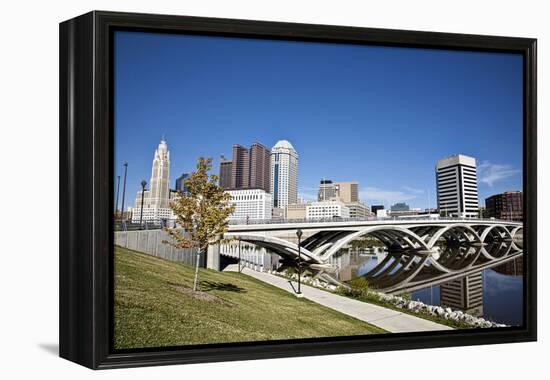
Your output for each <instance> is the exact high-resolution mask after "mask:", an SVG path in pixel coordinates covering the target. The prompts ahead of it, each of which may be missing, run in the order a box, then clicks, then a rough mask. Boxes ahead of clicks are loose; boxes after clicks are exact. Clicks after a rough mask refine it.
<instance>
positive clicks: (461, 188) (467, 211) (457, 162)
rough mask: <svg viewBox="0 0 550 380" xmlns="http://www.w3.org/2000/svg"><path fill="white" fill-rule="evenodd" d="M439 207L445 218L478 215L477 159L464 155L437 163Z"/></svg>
mask: <svg viewBox="0 0 550 380" xmlns="http://www.w3.org/2000/svg"><path fill="white" fill-rule="evenodd" d="M435 174H436V181H437V207H438V209H439V212H440V213H441V214H442V215H443V216H460V217H476V216H477V214H478V210H479V209H478V207H479V205H478V198H477V168H476V159H475V158H473V157H468V156H464V155H462V154H459V155H455V156H450V157H447V158H444V159H441V160H439V161H437V165H436V168H435Z"/></svg>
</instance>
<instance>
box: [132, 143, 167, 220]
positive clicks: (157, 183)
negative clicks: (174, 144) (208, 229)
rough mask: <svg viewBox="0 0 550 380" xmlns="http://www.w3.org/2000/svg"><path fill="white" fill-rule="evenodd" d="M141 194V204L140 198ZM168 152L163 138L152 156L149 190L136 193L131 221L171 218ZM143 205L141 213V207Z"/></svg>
mask: <svg viewBox="0 0 550 380" xmlns="http://www.w3.org/2000/svg"><path fill="white" fill-rule="evenodd" d="M142 194H143V202H142V199H141V196H142ZM170 195H171V194H170V152H169V151H168V145H167V144H166V141H165V140H164V138H163V139H162V140H161V141H160V144H159V145H158V147H157V149H156V150H155V153H154V155H153V165H152V170H151V180H150V181H149V190H146V191H142V190H141V189H140V190H139V191H138V192H137V196H136V202H135V208H134V209H133V214H132V221H133V222H137V221H139V220H140V218H141V217H142V216H143V220H159V219H165V218H167V219H169V218H173V217H174V214H173V213H172V209H171V208H170ZM142 203H143V213H142V212H141V205H142Z"/></svg>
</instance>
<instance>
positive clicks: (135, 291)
mask: <svg viewBox="0 0 550 380" xmlns="http://www.w3.org/2000/svg"><path fill="white" fill-rule="evenodd" d="M193 271H194V268H192V267H190V266H187V265H184V264H180V263H175V262H172V261H168V260H163V259H159V258H156V257H153V256H149V255H145V254H141V253H138V252H135V251H131V250H128V249H125V248H120V247H115V337H114V338H115V348H117V349H125V348H141V347H160V346H177V345H187V344H205V343H226V342H247V341H265V340H274V339H295V338H312V337H328V336H344V335H366V334H373V333H385V332H386V331H384V330H382V329H380V328H378V327H375V326H373V325H370V324H368V323H366V322H363V321H360V320H358V319H355V318H352V317H349V316H347V315H344V314H341V313H338V312H336V311H333V310H331V309H328V308H326V307H324V306H321V305H318V304H315V303H313V302H311V301H309V300H307V299H303V298H302V299H298V298H296V297H295V296H294V295H292V294H290V293H288V292H285V291H283V290H281V289H278V288H275V287H273V286H271V285H268V284H265V283H263V282H260V281H258V280H256V279H254V278H251V277H248V276H246V275H244V274H240V273H233V272H216V271H212V270H208V269H201V270H200V277H199V278H200V289H201V292H200V293H199V294H198V295H197V294H196V293H193V292H192V290H191V289H192V286H193Z"/></svg>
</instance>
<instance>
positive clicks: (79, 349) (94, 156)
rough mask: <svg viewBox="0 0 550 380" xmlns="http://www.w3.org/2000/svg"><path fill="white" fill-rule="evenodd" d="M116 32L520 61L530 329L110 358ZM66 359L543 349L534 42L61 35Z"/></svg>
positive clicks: (303, 28)
mask: <svg viewBox="0 0 550 380" xmlns="http://www.w3.org/2000/svg"><path fill="white" fill-rule="evenodd" d="M115 30H134V31H151V32H159V33H188V34H189V33H191V34H203V35H222V36H238V37H245V38H246V37H254V38H266V39H284V40H288V39H290V40H303V41H326V42H337V43H347V44H371V45H384V46H406V47H419V48H434V49H453V50H455V49H456V50H473V51H495V52H515V53H520V54H522V55H523V62H524V74H523V75H524V87H523V106H524V111H523V124H524V129H523V154H524V156H523V158H524V159H523V176H524V177H523V183H524V189H523V190H524V195H525V196H524V205H523V208H524V210H526V214H525V222H524V236H525V238H524V249H525V252H527V254H526V255H525V256H524V257H525V263H524V265H525V278H524V281H525V282H524V285H525V286H524V325H523V326H521V327H509V328H498V329H471V330H467V331H464V330H456V331H444V332H435V333H434V332H426V333H407V334H391V335H389V336H388V335H372V336H368V337H338V338H323V339H307V340H295V341H271V342H259V343H239V344H237V343H235V344H223V345H222V344H219V345H206V346H189V347H174V348H158V349H152V350H135V351H126V352H120V351H119V352H117V351H114V350H113V344H112V339H111V337H112V332H113V331H112V329H113V323H112V318H113V278H114V277H113V255H112V249H113V236H112V231H113V221H112V212H111V210H112V209H113V200H112V197H111V194H113V186H114V183H113V182H114V181H113V170H114V169H113V94H112V84H113V83H112V81H113V65H112V57H113V44H112V36H113V32H114V31H115ZM59 37H60V56H59V59H60V67H59V74H60V95H59V96H60V99H59V105H60V106H59V114H60V211H59V212H60V228H59V231H60V236H59V239H60V255H59V267H60V278H59V281H60V292H59V301H60V320H59V323H60V336H59V340H60V356H61V357H63V358H66V359H68V360H71V361H73V362H76V363H79V364H81V365H84V366H86V367H89V368H93V369H102V368H117V367H132V366H150V365H161V364H183V363H199V362H214V361H230V360H247V359H262V358H279V357H290V356H307V355H326V354H343V353H353V352H367V351H384V350H402V349H417V348H430V347H446V346H461V345H480V344H496V343H511V342H527V341H534V340H536V337H537V288H536V282H537V281H536V280H537V268H536V263H537V255H536V249H537V247H536V241H537V239H536V234H537V181H536V174H537V166H536V165H537V159H536V157H537V152H536V148H537V145H536V124H537V114H536V111H537V109H536V96H537V92H536V83H537V82H536V46H537V45H536V44H537V42H536V39H531V38H513V37H498V36H481V35H465V34H449V33H432V32H417V31H403V30H385V29H370V28H358V27H342V26H327V25H308V24H294V23H281V22H265V21H249V20H230V19H216V18H202V17H186V16H166V15H151V14H136V13H118V12H104V11H93V12H90V13H87V14H84V15H82V16H79V17H76V18H73V19H71V20H68V21H65V22H62V23H61V24H60V35H59Z"/></svg>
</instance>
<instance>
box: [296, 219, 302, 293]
mask: <svg viewBox="0 0 550 380" xmlns="http://www.w3.org/2000/svg"><path fill="white" fill-rule="evenodd" d="M296 236H298V292H297V293H296V295H297V296H298V297H301V295H302V289H301V282H302V280H301V277H302V252H301V250H300V244H301V239H302V230H301V229H298V231H296Z"/></svg>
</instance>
